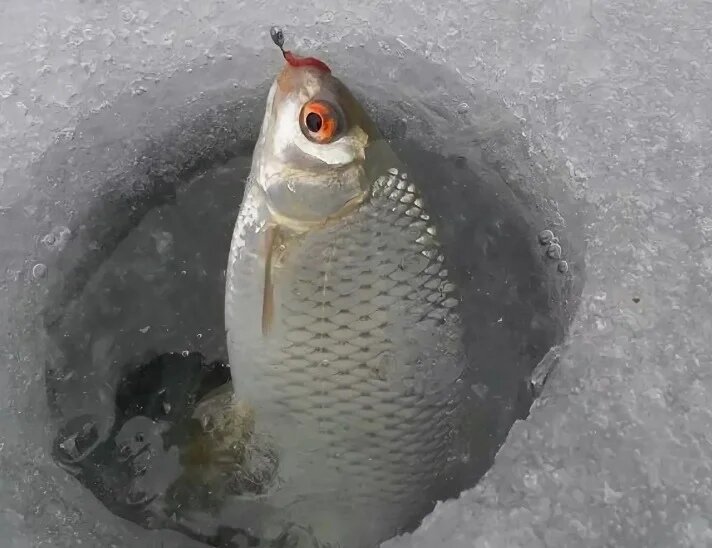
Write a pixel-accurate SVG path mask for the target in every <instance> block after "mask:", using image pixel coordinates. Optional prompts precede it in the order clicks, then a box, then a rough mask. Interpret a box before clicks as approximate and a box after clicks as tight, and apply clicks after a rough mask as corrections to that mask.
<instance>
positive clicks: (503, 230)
mask: <svg viewBox="0 0 712 548" xmlns="http://www.w3.org/2000/svg"><path fill="white" fill-rule="evenodd" d="M386 132H387V133H388V131H386ZM391 133H393V132H392V131H391ZM393 146H394V148H395V149H396V151H397V152H398V154H399V155H400V157H401V159H402V160H403V161H404V162H405V164H406V165H407V166H408V170H409V173H410V174H411V175H412V176H413V177H417V180H418V181H419V183H420V185H421V188H422V189H423V191H424V193H425V194H426V197H427V199H428V201H429V202H430V203H431V210H432V212H433V213H434V214H435V215H437V216H439V217H440V218H441V222H440V226H441V227H442V228H441V239H442V240H443V242H444V244H445V245H446V247H447V249H448V251H449V253H450V255H451V256H452V258H453V264H454V265H455V268H454V272H453V273H452V275H453V280H454V281H455V282H456V283H457V284H458V286H459V287H460V289H461V293H462V300H463V302H462V306H461V316H462V318H463V322H464V326H465V340H466V344H467V353H468V360H469V363H470V366H471V367H473V368H475V369H476V371H477V379H478V381H477V382H475V383H473V384H472V385H471V386H470V387H469V388H470V390H471V391H472V394H473V397H474V398H476V400H477V401H478V402H479V407H478V413H477V414H476V415H477V416H476V417H473V421H472V437H473V443H472V445H471V446H472V447H476V448H477V451H475V452H467V453H463V454H462V455H461V456H460V458H461V459H462V460H463V462H466V463H467V471H468V475H467V477H464V478H462V483H461V485H459V486H458V488H464V487H467V486H470V485H472V484H474V482H475V481H476V480H477V478H479V476H480V475H481V474H482V473H484V471H485V470H486V469H487V467H488V466H489V464H490V462H491V459H492V458H493V456H494V453H495V452H496V450H497V448H498V447H499V445H500V444H501V442H502V441H503V439H504V437H505V436H506V432H507V430H508V428H509V426H510V424H511V422H512V421H513V420H514V419H515V418H516V417H518V416H520V415H521V414H522V413H524V412H525V411H526V409H525V408H526V398H523V396H522V381H524V380H525V379H526V378H527V376H528V374H529V373H530V371H531V369H532V367H533V366H534V364H536V362H537V361H538V359H539V358H540V357H541V356H542V355H544V353H545V352H546V351H547V350H548V347H549V346H550V344H551V341H552V339H553V338H554V331H555V330H556V326H554V325H552V324H551V323H550V321H549V320H548V319H547V318H549V317H550V307H551V306H552V303H551V302H550V299H549V294H548V292H547V291H546V289H545V288H546V287H547V279H548V277H549V276H550V272H549V270H547V269H546V268H545V267H544V263H543V262H542V260H541V256H540V255H541V253H540V251H541V250H540V249H539V246H538V242H537V241H536V231H535V228H534V227H532V226H530V225H529V223H528V222H527V220H526V219H525V217H524V215H523V214H522V212H521V210H520V209H519V207H518V206H517V205H516V201H515V200H514V198H513V197H512V196H511V195H509V194H508V190H507V189H506V188H504V187H495V186H492V185H491V184H488V183H485V181H484V180H483V179H482V178H481V177H480V176H479V173H478V167H479V166H478V164H477V156H476V155H473V158H466V157H454V158H451V157H448V158H446V157H442V156H440V155H438V154H436V153H433V152H430V151H428V150H427V149H426V148H424V147H423V146H421V145H420V144H419V143H416V142H412V141H407V140H399V141H394V143H393ZM250 150H251V149H250V146H247V145H246V146H244V147H243V148H242V149H241V151H240V153H239V154H237V155H236V157H234V158H233V159H231V160H230V161H228V162H227V163H224V164H220V165H216V166H212V167H210V168H208V169H206V170H204V171H203V172H202V173H200V174H199V175H197V176H195V177H193V178H192V179H191V180H189V181H186V182H185V183H184V184H183V185H182V186H181V188H180V191H179V193H178V194H177V196H176V198H175V200H174V201H173V202H172V203H169V204H166V205H163V206H160V207H158V208H156V209H154V210H152V211H150V212H149V213H148V214H147V215H146V216H145V217H144V218H143V219H142V220H141V221H140V222H139V224H138V225H137V226H136V227H135V228H134V229H133V230H132V232H131V233H130V234H128V235H127V236H126V237H125V238H124V240H123V241H122V242H121V243H120V244H119V245H118V246H117V247H116V249H115V250H114V252H113V253H112V254H111V256H110V257H109V258H108V259H107V260H106V261H105V262H104V263H103V264H102V265H101V266H100V267H99V268H98V269H97V270H96V271H95V272H93V273H92V274H91V276H90V277H89V282H88V283H87V284H86V285H85V286H84V287H83V288H82V289H81V291H80V292H79V293H78V294H77V295H76V297H75V298H74V299H73V300H72V302H71V303H70V304H69V306H67V308H66V310H65V311H64V314H63V315H62V317H61V318H60V320H59V321H58V322H57V323H56V324H54V325H53V326H52V327H51V335H52V337H53V339H54V341H55V344H56V346H57V359H56V362H55V363H53V364H51V365H50V368H49V371H48V390H49V396H50V400H51V402H52V403H53V407H54V408H55V409H56V410H58V412H59V413H60V414H61V415H62V416H63V417H64V419H65V426H64V428H63V429H62V431H61V432H60V434H59V436H58V437H57V440H56V443H55V456H56V459H57V460H58V461H59V462H60V463H61V464H62V465H63V466H65V467H66V468H67V469H68V470H69V471H70V472H71V473H73V474H74V475H75V476H76V477H77V478H78V479H79V481H80V482H82V484H84V485H85V486H86V487H87V488H89V489H90V490H91V491H92V492H93V493H94V494H95V496H96V497H97V498H98V499H99V500H101V501H102V502H103V503H104V504H105V505H106V506H107V507H108V508H110V509H111V510H112V511H113V512H115V513H116V514H118V515H121V516H122V517H125V518H127V519H131V520H133V521H136V522H138V523H141V524H142V525H144V526H146V527H159V528H161V527H164V528H174V529H178V530H181V531H183V532H184V533H185V534H187V535H189V536H191V537H193V538H197V539H199V540H202V541H203V542H205V543H206V544H209V545H215V546H243V545H249V546H257V545H263V544H260V543H261V542H262V541H261V539H258V538H254V537H253V536H252V535H251V533H250V532H249V531H246V530H243V529H236V528H234V527H233V526H232V523H231V520H230V519H229V511H227V512H226V511H225V508H229V500H230V496H231V495H233V494H235V493H237V492H242V493H244V492H255V494H259V489H260V487H259V486H260V484H261V477H262V476H263V477H269V476H270V474H272V473H273V472H274V467H275V465H276V463H275V459H274V458H273V457H274V456H273V455H270V454H269V452H268V451H266V452H265V453H264V454H259V455H256V456H255V458H256V459H257V462H258V466H256V467H253V468H252V469H251V473H252V474H253V475H251V476H246V475H245V474H244V473H241V470H236V469H235V466H234V463H235V462H239V461H240V458H241V455H240V454H239V453H240V451H242V450H243V449H242V448H240V447H232V446H231V445H230V443H226V444H222V445H221V444H215V443H214V440H216V439H218V440H219V439H220V433H219V432H218V434H217V436H216V433H215V431H214V430H215V428H221V427H224V424H225V423H224V422H221V421H220V420H219V418H220V413H221V410H222V409H224V406H221V404H220V402H221V401H226V399H225V398H227V397H229V391H230V383H229V382H228V381H229V380H230V374H229V370H228V368H227V367H226V366H225V363H226V349H225V335H224V320H223V310H224V287H225V267H226V261H227V252H228V248H229V243H230V238H231V235H232V229H233V225H234V221H235V218H236V216H237V212H238V209H239V205H240V200H241V198H242V193H243V189H244V186H243V184H244V180H245V177H246V175H247V173H248V170H249V163H250ZM384 360H385V361H386V362H387V361H388V360H389V357H388V356H385V357H384ZM208 394H209V395H210V396H211V397H210V398H209V399H206V395H208ZM107 402H111V403H112V404H113V407H114V408H115V413H114V414H113V415H107V414H106V413H105V412H100V411H97V410H100V409H101V410H103V409H106V408H107V405H106V403H107ZM216 419H218V420H216ZM233 426H234V427H236V428H237V427H239V425H233ZM224 438H225V439H227V440H228V442H229V440H230V437H229V435H226V436H224ZM201 440H211V443H201ZM195 471H198V472H199V473H193V472H195ZM454 494H456V493H451V495H454ZM434 502H435V501H433V503H434ZM415 525H417V524H408V527H414V526H415ZM300 534H301V532H296V533H294V532H293V533H290V534H289V535H286V536H284V537H281V538H279V539H277V540H276V541H273V542H272V544H275V543H276V544H277V545H279V544H280V543H281V544H282V545H285V546H287V545H289V543H290V542H297V540H298V538H299V536H300ZM295 539H297V540H295Z"/></svg>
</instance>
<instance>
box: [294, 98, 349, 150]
mask: <svg viewBox="0 0 712 548" xmlns="http://www.w3.org/2000/svg"><path fill="white" fill-rule="evenodd" d="M340 125H341V123H340V116H339V113H338V111H337V110H336V108H335V107H334V106H333V105H332V104H330V103H327V102H326V101H318V100H314V101H309V102H307V103H305V105H304V106H303V107H302V111H301V113H300V114H299V126H300V127H301V129H302V133H303V134H304V136H305V137H306V138H307V139H309V140H310V141H313V142H315V143H320V144H327V143H330V142H331V141H333V140H334V138H335V137H336V135H337V133H338V132H339V130H340Z"/></svg>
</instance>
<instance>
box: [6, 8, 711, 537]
mask: <svg viewBox="0 0 712 548" xmlns="http://www.w3.org/2000/svg"><path fill="white" fill-rule="evenodd" d="M320 4H321V6H319V7H317V6H316V5H308V6H306V5H304V4H303V3H293V4H292V5H285V4H284V3H283V2H279V1H277V0H263V1H261V2H259V3H257V4H256V5H255V4H249V3H244V2H224V1H220V0H202V1H200V2H198V1H192V2H190V1H182V2H177V1H175V0H152V1H149V0H131V1H124V2H121V3H109V4H107V3H102V2H84V1H81V0H53V1H50V0H26V1H24V2H18V1H15V0H7V1H6V2H4V3H3V6H2V8H0V14H2V17H1V18H0V325H1V326H3V329H2V330H0V348H2V349H3V350H2V353H0V356H2V357H3V367H2V368H0V421H1V424H2V438H1V439H0V468H2V470H3V474H2V478H0V508H2V509H3V510H2V511H1V512H0V532H2V534H3V538H4V539H5V540H4V541H3V543H4V544H3V546H5V545H7V546H9V547H12V548H16V547H17V548H20V547H22V548H24V547H25V546H38V547H44V546H57V547H62V546H77V545H79V543H80V542H81V543H82V545H85V546H99V545H100V546H134V545H140V546H149V547H150V546H156V547H158V546H161V545H170V546H177V547H188V546H197V544H196V543H191V541H188V540H185V539H183V538H182V537H179V536H178V535H176V534H173V533H168V532H147V531H145V530H143V529H141V528H140V527H138V526H135V525H133V524H131V523H129V522H127V521H123V520H120V519H119V518H117V517H115V516H113V515H112V514H110V513H109V512H108V511H107V510H106V509H104V508H103V507H102V506H101V505H99V504H97V503H96V501H95V499H93V497H92V496H91V495H90V494H88V493H87V492H86V491H85V490H83V488H81V487H80V486H79V485H78V484H76V482H74V481H73V480H72V479H71V478H70V477H69V476H68V475H67V474H66V473H64V472H63V471H62V470H60V469H59V468H57V466H56V465H55V464H54V463H53V461H52V459H51V456H50V454H49V450H50V447H49V443H48V440H51V432H50V427H49V426H48V424H49V420H48V410H47V409H46V408H45V405H44V403H43V402H44V400H45V396H44V392H43V384H42V383H43V381H42V378H43V367H44V364H43V363H42V361H41V360H40V358H39V357H41V356H43V354H42V352H46V354H45V355H48V354H50V353H51V352H52V348H51V343H50V342H49V341H47V340H44V339H42V338H41V337H40V335H39V334H38V335H37V336H36V337H34V335H33V337H34V338H32V340H33V345H28V344H23V341H25V338H26V337H29V336H30V335H32V334H34V333H35V331H34V329H35V328H36V326H37V322H38V318H37V317H36V315H35V314H34V313H33V311H34V310H35V309H34V308H33V307H32V303H29V304H27V306H24V305H23V306H20V305H18V304H17V302H16V300H15V299H14V295H16V294H19V292H20V291H24V290H25V289H26V288H31V290H32V293H31V295H32V297H31V299H40V298H41V297H42V295H44V294H45V293H46V292H47V291H48V288H50V287H53V288H55V287H62V286H63V284H71V280H64V279H62V277H61V276H60V275H59V274H58V272H57V270H58V268H59V267H61V265H62V262H61V260H60V259H56V257H57V255H56V253H57V250H56V248H51V249H47V246H45V245H44V244H42V243H41V241H42V238H43V237H45V235H47V234H55V235H57V237H58V238H59V239H60V240H62V238H63V236H62V235H63V234H66V233H65V232H64V230H63V227H69V226H72V223H71V220H72V218H73V217H74V216H75V215H76V214H77V210H78V209H80V208H82V207H83V205H82V204H83V203H84V202H85V201H86V200H88V199H89V198H90V197H91V196H93V195H96V194H97V193H100V192H103V191H102V190H101V189H99V188H98V187H96V185H93V183H92V181H94V180H95V179H94V178H95V177H96V176H97V175H96V173H92V172H91V171H81V172H78V171H76V170H74V169H73V166H71V165H65V166H62V169H61V170H59V171H58V173H57V174H56V179H45V180H44V182H43V184H42V185H41V186H37V187H33V188H31V189H30V190H31V198H32V199H31V200H30V201H27V193H28V192H29V191H28V187H27V185H28V184H29V183H28V181H29V180H30V176H31V175H32V173H33V172H32V169H29V168H28V167H27V166H28V165H30V164H31V163H32V162H33V161H34V160H36V159H37V158H38V157H39V155H41V154H42V153H43V152H44V151H46V150H48V149H50V147H52V146H60V147H63V150H72V147H73V146H75V144H74V143H75V142H80V140H78V141H75V140H74V139H78V138H79V137H80V135H79V134H78V133H77V131H79V132H83V131H88V132H91V131H92V128H94V130H95V129H96V127H95V124H98V127H99V128H101V127H102V126H101V125H102V124H104V126H103V127H108V125H112V136H114V137H115V136H116V135H123V138H124V140H123V141H112V143H111V146H113V147H117V146H125V147H128V149H127V150H128V151H129V152H130V151H131V150H132V149H131V147H132V146H134V144H133V141H132V138H134V137H136V136H137V135H141V132H140V131H139V128H141V127H144V126H145V127H149V126H150V127H160V125H161V124H160V121H161V120H162V118H163V117H165V118H166V122H165V127H168V126H169V125H170V123H169V122H170V121H171V120H175V119H177V118H179V117H180V114H177V112H182V110H181V109H184V110H187V111H191V112H198V111H199V107H200V105H205V104H207V103H209V102H210V101H214V100H216V99H215V98H216V97H223V96H224V94H225V93H226V91H225V89H226V87H227V86H226V82H228V85H231V84H232V83H233V82H234V83H235V84H239V85H241V86H242V85H246V86H248V87H249V86H259V85H262V84H264V82H265V81H266V78H265V74H271V73H272V72H273V71H274V68H275V67H276V66H278V65H277V64H278V62H279V60H278V59H275V57H274V55H272V51H271V50H269V54H265V53H264V52H263V50H264V49H265V48H270V47H273V46H270V40H269V34H268V32H269V27H270V26H271V25H274V24H280V25H284V26H285V31H286V35H287V40H288V42H289V43H290V44H291V45H292V46H293V47H294V49H312V50H319V51H325V52H326V53H325V55H324V57H325V58H326V59H327V60H329V61H330V64H331V65H334V66H338V68H339V71H340V72H344V73H346V74H347V75H348V74H349V73H353V74H356V73H358V75H359V78H361V79H362V80H361V81H363V82H367V81H368V78H377V77H378V78H381V79H388V78H394V77H396V76H397V75H398V74H399V73H398V66H399V65H398V63H399V62H400V61H399V60H400V59H403V58H408V57H413V56H418V57H420V58H423V59H425V60H426V61H424V63H425V62H427V63H429V64H430V63H432V64H440V65H443V66H444V67H445V69H446V70H447V71H449V73H451V74H454V75H457V78H458V79H459V80H460V81H461V82H462V84H463V86H466V87H469V89H470V90H471V92H472V95H471V96H470V97H455V96H453V95H452V93H451V92H450V91H449V89H448V85H447V83H445V82H444V83H443V84H442V86H441V87H440V91H439V93H438V92H437V87H438V85H439V84H438V82H437V81H436V80H437V79H435V80H434V81H433V82H431V84H432V85H431V86H430V89H431V90H432V93H431V94H430V95H429V96H422V97H419V99H420V100H421V101H422V103H423V104H426V103H427V104H428V105H436V106H440V107H442V108H444V109H452V110H453V111H457V112H459V115H460V116H463V117H467V116H470V117H474V119H476V120H477V123H478V124H479V125H478V127H479V128H480V129H481V131H482V132H483V133H484V134H487V133H488V132H492V133H496V130H497V129H498V124H500V115H499V114H498V113H499V112H500V111H499V110H498V109H504V110H505V111H506V112H508V113H509V114H510V115H511V117H512V119H513V120H514V121H515V122H516V123H513V125H512V132H513V133H512V134H515V133H516V134H517V135H518V136H519V137H521V139H522V143H523V144H522V143H520V144H516V145H512V144H509V145H508V144H507V143H502V152H501V154H502V156H503V157H507V156H509V157H512V158H514V157H517V155H520V157H527V158H528V159H529V161H530V163H531V165H533V166H535V167H536V169H537V170H538V171H537V172H538V173H542V174H546V175H547V177H542V178H541V179H540V180H533V181H528V182H527V183H525V187H524V188H523V190H522V191H521V192H522V193H523V194H527V193H532V192H533V193H536V194H537V195H538V196H540V199H541V203H542V205H543V206H544V207H546V206H547V205H548V206H551V204H552V203H554V202H557V203H558V204H559V206H560V212H561V216H560V218H556V216H552V219H551V224H547V225H546V226H542V227H541V228H542V229H544V228H550V226H551V225H552V224H553V225H555V226H556V227H557V229H556V231H559V232H563V233H564V234H568V238H569V241H568V242H565V243H564V245H563V246H562V247H563V257H564V258H565V259H566V260H567V261H568V264H569V266H570V267H571V269H572V270H573V271H574V272H575V273H577V275H581V269H582V266H583V264H582V262H581V260H580V259H581V258H580V257H577V256H576V249H581V250H583V249H584V246H583V240H584V239H585V243H586V246H585V280H586V286H585V288H584V291H583V296H582V300H581V305H580V308H579V310H578V314H577V316H576V318H575V320H574V323H573V325H572V329H571V334H570V336H569V337H568V339H567V340H566V341H565V342H564V343H563V344H562V345H561V348H560V349H558V351H559V352H560V357H559V362H558V366H557V367H556V368H555V369H554V370H553V372H551V373H550V374H549V376H548V380H547V383H546V385H545V386H544V389H543V393H542V396H541V398H540V399H539V400H538V401H537V403H536V404H535V408H534V409H533V411H532V414H531V416H530V417H529V419H528V420H526V421H518V422H517V423H516V424H515V425H514V426H513V428H512V429H511V430H510V432H509V436H508V438H507V442H506V443H505V444H504V446H503V447H502V449H501V450H500V452H499V454H498V455H497V459H496V462H495V464H494V466H493V467H492V468H491V469H490V471H489V472H488V474H487V475H486V476H485V478H484V479H483V480H482V481H481V482H480V483H479V484H478V486H477V487H475V488H474V489H471V490H469V491H467V492H465V493H463V494H462V496H461V497H460V499H458V500H454V501H448V502H445V503H443V504H440V505H439V506H438V508H436V510H435V511H434V512H433V514H432V515H431V516H429V517H428V518H427V519H426V521H425V522H424V523H423V525H422V526H421V527H420V529H418V530H417V531H416V532H415V533H413V534H412V535H406V536H404V537H402V538H399V539H395V540H393V541H390V542H388V543H386V545H387V546H388V547H389V548H426V547H432V546H448V547H453V548H455V547H459V546H463V547H464V546H467V547H471V546H475V547H478V548H479V547H482V548H484V547H496V546H526V547H528V548H531V547H537V546H547V547H558V546H562V547H564V546H581V547H584V546H603V545H610V546H673V545H675V546H691V547H692V546H694V547H701V546H708V545H710V544H711V543H712V527H710V523H709V519H708V516H709V515H710V513H711V512H712V470H711V468H712V443H711V440H710V434H709V424H711V423H712V416H711V415H712V413H711V411H710V404H709V402H710V401H712V376H710V375H709V373H708V372H707V366H708V364H709V363H710V362H711V360H712V343H711V342H710V341H711V340H712V339H711V336H712V319H711V318H712V315H711V314H710V312H712V303H710V294H711V291H710V290H711V289H712V283H711V280H712V231H711V230H709V227H711V226H712V186H711V185H710V179H711V178H712V167H711V165H710V161H709V151H710V150H712V121H711V120H710V117H709V113H710V112H712V95H710V93H709V89H710V84H711V82H710V80H711V78H712V30H710V26H709V24H708V22H709V21H711V20H712V4H709V3H707V4H704V3H695V2H685V1H682V0H660V1H658V2H655V3H652V4H650V3H647V4H642V3H638V4H636V3H630V2H621V1H613V2H607V3H603V2H596V1H593V2H592V1H588V0H586V1H579V2H571V1H568V0H535V1H532V2H525V3H524V2H507V3H504V2H498V1H496V0H480V1H469V2H465V3H461V2H458V1H455V0H446V1H444V2H439V3H428V2H417V3H416V2H412V1H400V0H394V1H392V2H378V1H372V2H359V3H356V4H354V3H353V2H348V1H346V0H329V1H328V2H325V3H324V2H322V3H320ZM325 6H326V7H325ZM327 7H328V9H327ZM362 46H363V47H362ZM374 48H375V49H376V50H378V52H379V55H381V56H382V57H383V59H384V60H385V61H384V63H383V64H382V65H380V64H378V63H371V64H370V65H368V66H364V61H362V60H361V55H362V54H361V52H362V51H363V52H373V51H374ZM369 55H370V54H369ZM331 59H338V63H334V62H331ZM351 69H353V72H351ZM334 70H336V68H335V67H334ZM167 81H170V82H172V84H171V85H170V86H165V85H164V86H163V87H161V84H162V83H165V82H167ZM198 84H200V85H198ZM185 90H190V93H191V97H190V99H186V96H185V95H186V93H188V92H186V91H185ZM201 92H203V95H201ZM403 92H404V94H409V96H411V97H416V99H415V100H417V99H418V98H417V96H416V95H415V94H414V92H413V90H410V89H405V88H404V89H403ZM483 98H487V100H488V101H489V102H488V103H483V102H482V101H483ZM463 103H466V104H467V105H468V108H463V107H461V106H460V105H461V104H463ZM117 104H119V105H137V106H136V107H135V108H133V107H131V108H128V107H127V108H125V109H124V110H122V112H123V115H122V116H121V117H118V118H116V119H114V118H112V116H113V114H112V113H115V112H116V108H118V107H116V105H117ZM492 105H496V108H495V107H494V106H492ZM112 109H114V110H112ZM160 109H164V110H160ZM402 109H403V111H404V113H406V114H407V112H408V105H407V104H404V105H402ZM256 110H257V111H258V110H259V107H257V109H256ZM94 111H100V113H99V115H98V117H96V118H91V119H89V120H88V121H87V122H85V123H84V126H82V125H81V123H80V122H79V121H80V120H82V119H84V118H85V117H86V116H87V115H88V114H89V113H91V112H94ZM101 113H105V115H104V117H103V118H102V114H101ZM145 113H150V116H152V117H153V118H151V120H152V121H151V124H153V125H151V124H149V122H148V121H147V120H146V119H145V116H144V114H145ZM257 116H259V112H257V114H256V117H257ZM433 116H437V113H434V114H433ZM171 117H172V118H171ZM404 117H405V115H404ZM157 120H158V121H157ZM408 124H410V125H409V126H408V127H409V128H410V127H412V126H413V124H416V122H413V121H411V120H408ZM78 128H79V130H78ZM442 130H443V131H447V130H448V128H447V127H443V128H442ZM409 131H410V129H409ZM95 134H96V135H97V139H100V136H101V132H100V131H99V132H97V131H95ZM151 138H152V137H151V136H148V137H147V139H148V140H149V141H150V139H151ZM176 138H177V139H183V138H185V139H189V136H183V135H178V136H176ZM218 138H219V137H218ZM432 138H433V139H437V135H433V136H432ZM117 142H119V143H121V144H120V145H119V144H117ZM76 146H79V145H76ZM108 146H109V145H108V144H107V147H108ZM194 146H195V148H196V150H197V151H199V150H200V143H195V144H194ZM81 152H82V151H81V149H78V150H77V151H76V154H77V157H80V156H81ZM123 152H126V151H123ZM118 157H119V151H118V150H113V149H110V148H109V149H107V150H106V158H103V157H102V158H98V159H97V161H98V163H99V167H97V170H99V169H100V168H101V167H106V169H114V170H116V173H117V174H118V173H120V172H121V171H122V170H123V169H128V167H127V166H123V165H118V164H117V163H116V162H114V163H113V164H112V158H118ZM123 157H127V155H124V156H122V158H123ZM169 160H170V158H169V156H166V160H165V166H164V167H166V169H168V168H169V167H170V161H169ZM48 161H49V160H48ZM133 161H134V162H136V165H139V164H140V161H141V159H140V158H138V157H137V158H134V159H133ZM515 164H516V165H515ZM127 165H129V164H127ZM523 165H524V164H520V163H516V162H513V166H512V180H515V179H516V172H517V169H519V168H522V166H523ZM82 169H83V168H82ZM522 169H523V168H522ZM562 172H565V173H566V174H567V177H562V176H561V173H562ZM112 173H113V172H112ZM549 175H550V177H549ZM150 183H151V182H150V177H148V176H147V177H146V184H150ZM116 184H117V185H118V184H119V183H118V182H117V183H116ZM117 188H118V186H117ZM114 190H115V189H114ZM63 193H64V194H63ZM58 196H59V198H57V197H58ZM567 197H568V198H567ZM573 198H577V199H580V200H581V202H580V203H574V202H573V201H568V202H567V200H573ZM127 215H128V213H127ZM578 227H581V228H580V230H579V228H578ZM556 231H555V232H556ZM533 236H534V237H535V236H536V234H534V235H533ZM67 237H68V238H71V241H69V242H68V243H66V253H71V249H72V244H73V243H75V244H76V245H79V244H78V243H77V242H81V238H83V237H84V236H83V235H82V234H81V232H80V233H77V234H71V235H67ZM85 243H86V245H89V243H90V242H85ZM566 243H568V247H567V245H566ZM40 245H41V246H43V247H40ZM62 245H64V243H63V244H62ZM97 253H99V251H97ZM567 253H568V254H569V255H567ZM52 254H55V255H52ZM571 255H574V256H573V260H572V257H571ZM43 258H46V259H43ZM40 259H42V260H40ZM62 260H67V261H69V260H70V259H69V258H67V259H62ZM57 261H59V262H57ZM40 263H41V264H44V265H46V271H44V273H43V275H42V276H40V277H39V278H38V279H35V278H33V276H32V272H33V269H34V268H35V267H36V265H38V264H40ZM577 264H578V267H577ZM53 265H54V266H53ZM40 270H42V269H40ZM633 298H636V299H638V302H634V300H633ZM32 302H34V300H32ZM37 333H39V331H38V332H37Z"/></svg>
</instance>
